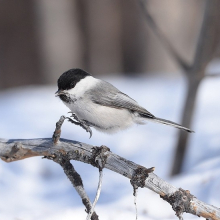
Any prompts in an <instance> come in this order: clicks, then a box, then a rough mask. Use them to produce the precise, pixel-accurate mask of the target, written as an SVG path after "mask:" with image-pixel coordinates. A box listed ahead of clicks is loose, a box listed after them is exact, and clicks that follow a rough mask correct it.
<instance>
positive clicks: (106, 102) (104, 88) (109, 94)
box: [87, 81, 155, 118]
mask: <svg viewBox="0 0 220 220" xmlns="http://www.w3.org/2000/svg"><path fill="white" fill-rule="evenodd" d="M87 95H88V96H89V99H90V100H92V101H93V102H94V103H96V104H99V105H103V106H108V107H112V108H124V109H128V110H130V111H133V112H138V113H139V114H140V115H142V116H144V117H150V118H155V116H154V115H152V114H151V113H150V112H148V111H147V110H146V109H145V108H143V107H141V106H139V105H138V103H137V102H136V101H135V100H133V99H132V98H130V97H129V96H128V95H126V94H124V93H122V92H121V91H119V90H118V89H117V88H115V87H114V86H113V85H111V84H110V83H108V82H105V81H100V82H99V83H97V84H96V86H95V87H93V88H92V89H90V90H89V91H88V92H87Z"/></svg>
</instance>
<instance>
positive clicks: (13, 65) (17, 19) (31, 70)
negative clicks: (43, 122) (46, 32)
mask: <svg viewBox="0 0 220 220" xmlns="http://www.w3.org/2000/svg"><path fill="white" fill-rule="evenodd" d="M35 18H36V17H35V9H34V1H33V0H30V1H25V0H20V1H12V0H7V1H1V7H0V39H1V41H0V60H1V62H0V89H3V88H7V87H12V86H21V85H25V84H31V83H42V82H43V79H42V77H41V76H42V75H41V59H40V56H39V53H38V47H39V41H38V37H37V29H36V19H35Z"/></svg>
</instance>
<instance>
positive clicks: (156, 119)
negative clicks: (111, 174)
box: [149, 117, 194, 133]
mask: <svg viewBox="0 0 220 220" xmlns="http://www.w3.org/2000/svg"><path fill="white" fill-rule="evenodd" d="M149 119H150V118H149ZM152 120H153V121H155V122H158V123H162V124H165V125H171V126H173V127H175V128H179V129H182V130H185V131H187V132H190V133H192V132H194V131H192V130H190V129H189V128H186V127H183V126H182V125H179V124H177V123H175V122H172V121H168V120H165V119H162V118H156V117H155V118H152Z"/></svg>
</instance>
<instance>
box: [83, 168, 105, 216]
mask: <svg viewBox="0 0 220 220" xmlns="http://www.w3.org/2000/svg"><path fill="white" fill-rule="evenodd" d="M102 178H103V171H102V170H100V171H99V183H98V188H97V192H96V196H95V199H94V202H93V204H92V207H91V209H90V211H89V213H88V215H87V218H86V220H90V219H91V216H92V214H93V212H94V209H95V206H96V203H97V202H98V199H99V196H100V193H101V188H102Z"/></svg>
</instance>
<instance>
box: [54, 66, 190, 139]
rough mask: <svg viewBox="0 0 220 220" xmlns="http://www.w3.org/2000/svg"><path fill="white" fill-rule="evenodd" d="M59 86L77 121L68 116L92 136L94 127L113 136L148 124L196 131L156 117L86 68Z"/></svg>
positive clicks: (68, 73) (74, 71)
mask: <svg viewBox="0 0 220 220" xmlns="http://www.w3.org/2000/svg"><path fill="white" fill-rule="evenodd" d="M57 86H58V90H57V92H56V93H55V95H56V96H57V97H59V98H60V99H61V100H62V102H63V103H64V104H65V105H66V106H67V107H68V108H69V109H70V110H71V113H72V116H71V117H72V118H73V119H74V120H73V119H72V118H70V117H67V118H68V120H69V121H71V122H72V123H74V124H77V125H80V126H81V127H83V128H84V129H85V130H86V131H87V132H89V133H90V137H91V136H92V131H91V129H90V127H93V128H95V129H96V130H98V131H100V132H104V133H108V134H113V133H116V132H119V131H121V130H125V129H127V128H129V127H131V126H132V125H134V124H138V125H139V124H140V125H142V124H145V123H146V122H147V121H152V122H158V123H162V124H165V125H170V126H173V127H175V128H178V129H181V130H185V131H187V132H190V133H191V132H193V131H192V130H191V129H189V128H186V127H184V126H182V125H180V124H177V123H175V122H172V121H169V120H166V119H162V118H158V117H156V116H154V115H153V114H152V113H150V112H149V111H147V110H146V109H145V108H144V107H142V106H140V105H139V104H138V103H137V102H136V101H135V100H134V99H132V98H130V97H129V96H128V95H127V94H125V93H123V92H121V91H120V90H119V89H117V88H116V87H114V86H113V85H112V84H110V83H108V82H106V81H104V80H101V79H98V78H95V77H93V76H92V75H91V74H90V73H88V72H86V71H84V70H82V69H79V68H74V69H70V70H68V71H66V72H64V73H63V74H62V75H61V76H60V77H59V79H58V80H57Z"/></svg>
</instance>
